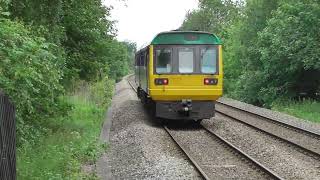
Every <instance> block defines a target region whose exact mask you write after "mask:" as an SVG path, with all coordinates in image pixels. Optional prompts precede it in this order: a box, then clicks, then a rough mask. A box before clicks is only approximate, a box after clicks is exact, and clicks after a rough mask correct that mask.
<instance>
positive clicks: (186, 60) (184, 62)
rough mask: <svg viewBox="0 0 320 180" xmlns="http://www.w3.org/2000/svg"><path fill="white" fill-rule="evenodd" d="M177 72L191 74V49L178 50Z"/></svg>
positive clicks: (192, 54) (192, 63) (192, 61)
mask: <svg viewBox="0 0 320 180" xmlns="http://www.w3.org/2000/svg"><path fill="white" fill-rule="evenodd" d="M178 54H179V72H180V73H193V71H194V68H193V65H194V60H193V59H194V52H193V49H192V48H179V50H178Z"/></svg>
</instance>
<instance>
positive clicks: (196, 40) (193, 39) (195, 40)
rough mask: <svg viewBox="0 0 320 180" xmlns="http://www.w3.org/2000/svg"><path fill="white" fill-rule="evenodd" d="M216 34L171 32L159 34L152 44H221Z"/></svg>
mask: <svg viewBox="0 0 320 180" xmlns="http://www.w3.org/2000/svg"><path fill="white" fill-rule="evenodd" d="M221 43H222V42H221V40H220V39H219V38H218V37H217V36H216V35H214V34H211V33H208V32H202V31H169V32H162V33H159V34H158V35H157V36H156V37H155V38H154V39H153V40H152V42H151V44H153V45H159V44H215V45H217V44H221Z"/></svg>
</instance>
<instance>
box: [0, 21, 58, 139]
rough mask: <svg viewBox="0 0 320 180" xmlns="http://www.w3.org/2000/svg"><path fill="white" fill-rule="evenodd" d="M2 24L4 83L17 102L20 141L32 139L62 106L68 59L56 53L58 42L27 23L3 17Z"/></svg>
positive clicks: (0, 67)
mask: <svg viewBox="0 0 320 180" xmlns="http://www.w3.org/2000/svg"><path fill="white" fill-rule="evenodd" d="M0 27H1V28H0V59H1V61H0V87H1V88H2V90H3V91H4V92H5V93H6V94H8V95H9V96H10V97H11V99H12V100H13V102H14V104H15V106H16V109H17V120H18V123H17V132H18V142H19V144H20V143H21V141H23V142H24V141H30V142H31V141H32V139H34V138H36V136H37V134H38V135H39V133H37V131H38V128H40V129H41V127H40V124H42V123H45V120H46V118H47V117H49V116H52V115H54V114H55V112H56V109H57V108H58V103H57V102H58V101H57V98H58V97H59V95H61V93H62V92H63V87H62V86H61V85H60V82H59V81H60V80H61V79H62V77H63V72H62V71H63V69H64V59H61V58H59V56H56V54H55V51H56V48H57V47H56V46H55V45H54V44H52V43H47V42H46V40H45V39H44V38H41V37H36V36H34V35H32V33H30V31H29V28H28V27H26V26H24V25H23V24H21V23H18V22H12V21H10V20H7V19H0ZM33 126H34V127H37V128H32V127H33Z"/></svg>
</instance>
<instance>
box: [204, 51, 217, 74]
mask: <svg viewBox="0 0 320 180" xmlns="http://www.w3.org/2000/svg"><path fill="white" fill-rule="evenodd" d="M200 56H201V72H202V73H207V74H215V73H216V72H217V49H216V48H204V49H201V52H200Z"/></svg>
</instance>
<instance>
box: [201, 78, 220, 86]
mask: <svg viewBox="0 0 320 180" xmlns="http://www.w3.org/2000/svg"><path fill="white" fill-rule="evenodd" d="M203 83H204V84H205V85H217V84H218V79H215V78H204V81H203Z"/></svg>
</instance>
